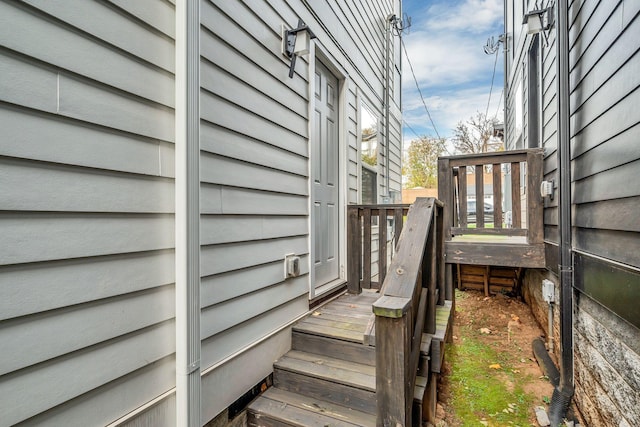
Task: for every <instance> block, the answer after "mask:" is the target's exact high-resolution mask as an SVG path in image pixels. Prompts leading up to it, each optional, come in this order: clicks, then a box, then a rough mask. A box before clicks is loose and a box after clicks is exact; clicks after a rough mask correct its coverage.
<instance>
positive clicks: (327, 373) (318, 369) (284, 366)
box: [274, 350, 376, 392]
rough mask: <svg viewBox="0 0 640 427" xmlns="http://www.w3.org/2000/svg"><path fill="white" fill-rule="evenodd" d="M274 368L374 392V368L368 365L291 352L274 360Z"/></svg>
mask: <svg viewBox="0 0 640 427" xmlns="http://www.w3.org/2000/svg"><path fill="white" fill-rule="evenodd" d="M274 367H276V368H277V369H281V370H286V371H290V372H296V373H305V374H306V375H307V376H310V377H313V378H318V379H323V380H328V381H331V382H335V383H337V384H343V385H347V386H349V387H353V388H359V389H362V390H366V391H370V392H375V390H376V377H375V367H373V366H369V365H363V364H360V363H354V362H347V361H345V360H340V359H334V358H330V357H326V356H316V355H311V354H309V353H304V352H300V351H295V350H293V351H290V352H289V353H287V354H286V355H285V356H282V357H281V358H280V359H278V360H276V362H275V363H274Z"/></svg>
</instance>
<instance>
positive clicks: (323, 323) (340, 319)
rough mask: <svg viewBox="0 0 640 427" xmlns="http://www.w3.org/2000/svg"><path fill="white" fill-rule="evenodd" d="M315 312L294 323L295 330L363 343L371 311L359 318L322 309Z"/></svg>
mask: <svg viewBox="0 0 640 427" xmlns="http://www.w3.org/2000/svg"><path fill="white" fill-rule="evenodd" d="M369 309H371V308H369ZM315 313H318V314H312V315H310V316H307V317H305V318H304V319H302V320H300V321H299V322H297V323H296V324H295V325H293V330H294V331H296V332H303V333H307V334H311V335H318V336H322V337H327V338H333V339H337V340H341V341H348V342H353V343H359V344H362V343H363V340H364V332H365V329H366V328H367V322H368V320H369V317H370V316H371V313H369V314H368V315H366V316H362V317H358V318H352V317H350V316H347V315H342V316H341V315H339V314H329V312H327V311H322V310H320V311H316V312H315Z"/></svg>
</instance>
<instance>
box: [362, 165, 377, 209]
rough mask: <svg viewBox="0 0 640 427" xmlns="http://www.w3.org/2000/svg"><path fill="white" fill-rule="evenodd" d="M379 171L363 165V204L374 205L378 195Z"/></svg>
mask: <svg viewBox="0 0 640 427" xmlns="http://www.w3.org/2000/svg"><path fill="white" fill-rule="evenodd" d="M377 175H378V174H377V173H376V172H375V171H373V170H371V169H370V168H368V167H366V166H364V165H363V166H362V204H363V205H374V204H376V200H377V199H378V197H377V191H376V187H377V181H378V179H377V178H378V177H377Z"/></svg>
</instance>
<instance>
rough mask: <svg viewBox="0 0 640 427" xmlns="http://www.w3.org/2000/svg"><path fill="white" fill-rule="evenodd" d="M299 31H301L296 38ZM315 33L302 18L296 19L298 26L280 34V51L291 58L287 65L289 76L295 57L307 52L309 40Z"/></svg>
mask: <svg viewBox="0 0 640 427" xmlns="http://www.w3.org/2000/svg"><path fill="white" fill-rule="evenodd" d="M299 33H302V35H301V37H300V38H298V35H299ZM315 38H316V35H315V34H314V33H313V31H311V29H310V28H309V26H308V25H307V24H305V23H304V21H303V20H302V19H299V20H298V27H297V28H294V29H292V30H285V31H284V34H283V36H282V53H283V54H284V56H286V57H287V58H289V59H291V65H290V66H289V78H292V77H293V72H294V70H295V67H296V57H297V56H298V55H304V54H307V53H309V41H310V40H311V39H315Z"/></svg>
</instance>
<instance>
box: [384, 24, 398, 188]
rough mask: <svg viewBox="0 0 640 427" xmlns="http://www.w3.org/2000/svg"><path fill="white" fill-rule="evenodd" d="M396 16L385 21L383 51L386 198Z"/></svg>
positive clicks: (388, 177)
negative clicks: (392, 45)
mask: <svg viewBox="0 0 640 427" xmlns="http://www.w3.org/2000/svg"><path fill="white" fill-rule="evenodd" d="M395 20H396V15H395V13H392V14H390V15H388V16H387V19H386V21H385V49H384V151H385V156H384V168H385V186H386V188H387V196H388V197H391V189H390V188H389V186H390V184H391V179H390V176H389V175H390V174H389V164H390V163H389V153H390V152H391V149H390V147H389V144H390V142H389V141H390V135H391V132H390V129H389V128H390V126H389V121H390V119H391V91H390V90H389V79H390V77H391V71H390V67H389V62H390V60H391V25H392V24H393V23H394V22H395Z"/></svg>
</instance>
